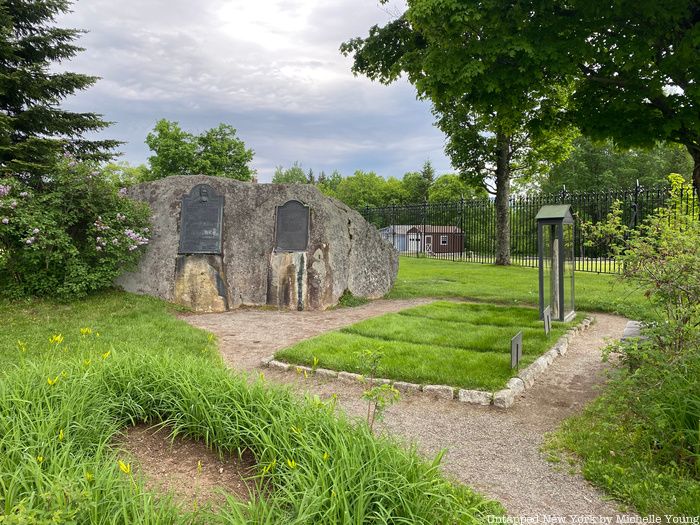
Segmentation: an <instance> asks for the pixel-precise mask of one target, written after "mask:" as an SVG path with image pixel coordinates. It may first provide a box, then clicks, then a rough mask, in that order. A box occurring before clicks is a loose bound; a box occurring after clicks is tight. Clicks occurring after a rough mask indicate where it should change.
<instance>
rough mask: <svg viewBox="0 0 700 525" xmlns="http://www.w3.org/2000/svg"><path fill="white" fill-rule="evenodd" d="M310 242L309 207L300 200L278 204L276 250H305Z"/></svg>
mask: <svg viewBox="0 0 700 525" xmlns="http://www.w3.org/2000/svg"><path fill="white" fill-rule="evenodd" d="M308 244H309V207H308V206H306V205H304V204H302V203H301V202H299V201H287V202H285V203H284V205H282V206H277V225H276V228H275V250H277V251H283V252H303V251H305V250H306V248H307V246H308Z"/></svg>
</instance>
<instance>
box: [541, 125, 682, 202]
mask: <svg viewBox="0 0 700 525" xmlns="http://www.w3.org/2000/svg"><path fill="white" fill-rule="evenodd" d="M692 171H693V161H692V159H691V158H690V155H688V152H687V151H686V150H685V148H683V147H682V146H680V145H678V144H658V145H656V146H655V147H654V148H651V149H630V150H626V149H621V148H619V147H617V146H616V145H615V144H614V143H613V141H612V140H610V139H608V140H607V141H605V142H602V143H596V142H594V141H592V140H590V139H588V138H586V137H579V138H577V139H576V141H575V142H574V149H573V151H572V152H571V154H570V155H569V157H568V158H566V159H565V160H563V161H561V162H559V163H557V164H555V165H554V166H552V168H551V170H549V172H548V173H547V174H546V175H545V176H543V177H542V178H541V179H540V180H539V181H538V184H537V188H538V190H541V191H543V192H545V193H553V192H557V191H560V190H561V189H562V188H564V187H566V189H567V190H568V191H590V190H591V189H592V188H593V189H596V188H598V189H601V190H615V189H629V188H633V187H634V186H635V184H636V183H637V181H639V184H640V185H641V186H642V187H645V188H649V187H653V186H659V185H666V184H667V183H668V175H669V174H671V173H679V174H681V175H682V176H683V177H684V178H685V179H686V180H688V181H690V179H691V176H692Z"/></svg>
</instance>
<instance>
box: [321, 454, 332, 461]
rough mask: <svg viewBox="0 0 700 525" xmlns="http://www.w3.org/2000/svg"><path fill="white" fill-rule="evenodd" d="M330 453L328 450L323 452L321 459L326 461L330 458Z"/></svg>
mask: <svg viewBox="0 0 700 525" xmlns="http://www.w3.org/2000/svg"><path fill="white" fill-rule="evenodd" d="M330 457H331V455H330V454H329V453H328V452H324V453H323V461H328V460H329V459H330Z"/></svg>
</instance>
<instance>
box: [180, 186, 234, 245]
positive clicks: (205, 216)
mask: <svg viewBox="0 0 700 525" xmlns="http://www.w3.org/2000/svg"><path fill="white" fill-rule="evenodd" d="M223 219H224V197H223V195H217V194H216V192H215V191H214V188H212V187H211V186H209V185H208V184H198V185H197V186H195V187H194V188H192V191H191V192H190V194H189V195H188V196H186V197H183V199H182V208H181V214H180V250H179V252H178V253H180V254H188V253H209V254H214V255H221V232H222V229H223Z"/></svg>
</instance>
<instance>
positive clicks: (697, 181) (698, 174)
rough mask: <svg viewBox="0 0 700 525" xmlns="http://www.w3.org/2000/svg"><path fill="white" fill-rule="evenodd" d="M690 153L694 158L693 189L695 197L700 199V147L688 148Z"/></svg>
mask: <svg viewBox="0 0 700 525" xmlns="http://www.w3.org/2000/svg"><path fill="white" fill-rule="evenodd" d="M686 148H687V149H688V153H690V156H691V157H693V188H694V189H695V195H697V196H698V197H700V146H693V147H691V146H687V145H686Z"/></svg>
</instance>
